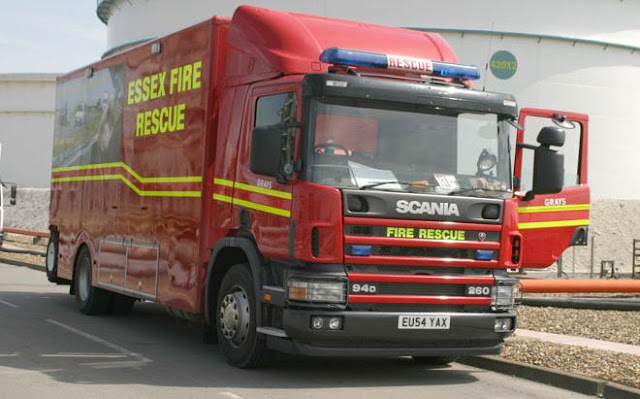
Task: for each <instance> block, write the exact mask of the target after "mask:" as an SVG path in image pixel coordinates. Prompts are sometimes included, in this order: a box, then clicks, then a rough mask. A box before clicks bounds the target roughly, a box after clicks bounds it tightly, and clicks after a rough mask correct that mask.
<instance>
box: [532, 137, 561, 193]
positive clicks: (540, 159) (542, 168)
mask: <svg viewBox="0 0 640 399" xmlns="http://www.w3.org/2000/svg"><path fill="white" fill-rule="evenodd" d="M543 130H544V129H543ZM562 187H564V154H563V153H561V152H558V151H555V150H552V149H549V148H547V147H544V146H540V147H538V148H536V149H535V153H534V156H533V189H532V190H531V191H533V194H556V193H559V192H560V191H562Z"/></svg>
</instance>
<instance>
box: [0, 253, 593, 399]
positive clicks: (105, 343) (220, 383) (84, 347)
mask: <svg viewBox="0 0 640 399" xmlns="http://www.w3.org/2000/svg"><path fill="white" fill-rule="evenodd" d="M67 292H68V287H66V286H55V285H51V284H49V283H47V282H46V278H45V276H44V273H43V272H40V271H35V270H31V269H27V268H23V267H17V266H9V265H5V264H0V398H2V399H4V398H11V399H14V398H15V399H22V398H29V399H33V398H65V399H72V398H105V397H110V398H117V399H125V398H136V399H141V398H153V399H159V398H181V399H187V398H220V399H242V398H245V399H254V398H274V399H275V398H278V399H281V398H332V399H334V398H336V399H338V398H349V399H353V398H367V399H369V398H402V399H411V398H420V399H424V398H465V399H469V398H491V399H498V398H582V397H585V396H582V395H577V394H574V393H571V392H567V391H563V390H559V389H555V388H551V387H547V386H545V385H541V384H537V383H533V382H529V381H525V380H520V379H517V378H514V377H509V376H504V375H501V374H496V373H493V372H489V371H484V370H480V369H476V368H473V367H468V366H464V365H459V364H454V365H452V366H450V367H446V368H426V367H424V366H418V365H415V364H413V363H412V362H411V361H410V360H409V359H404V358H403V359H380V360H371V359H365V360H357V359H356V360H354V359H349V360H344V359H342V360H340V359H332V360H318V359H309V358H302V357H292V356H285V355H279V356H277V357H276V358H275V360H274V362H273V363H272V365H271V366H270V367H269V368H266V369H260V370H239V369H235V368H233V367H230V366H228V365H227V364H226V363H225V362H224V360H223V359H222V358H221V356H220V355H219V354H218V352H217V347H216V346H215V345H204V344H202V343H201V341H200V338H199V337H200V333H199V329H198V328H197V327H195V326H190V325H187V324H185V323H183V322H181V321H178V320H174V319H173V318H172V317H171V316H169V315H168V314H166V313H165V312H164V310H163V309H162V308H161V307H159V306H157V305H154V304H150V303H140V304H136V308H135V309H134V312H133V314H132V315H130V316H126V317H125V316H94V317H91V316H84V315H81V314H80V313H78V311H77V310H76V309H75V302H74V298H73V297H71V296H69V295H68V294H67Z"/></svg>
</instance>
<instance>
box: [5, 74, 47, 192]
mask: <svg viewBox="0 0 640 399" xmlns="http://www.w3.org/2000/svg"><path fill="white" fill-rule="evenodd" d="M55 79H56V75H55V74H0V143H2V154H1V158H0V175H1V176H2V178H3V179H4V180H5V181H10V182H14V183H17V184H18V185H19V186H20V187H43V188H48V187H49V186H50V181H51V151H52V145H53V121H54V105H55V86H56V80H55Z"/></svg>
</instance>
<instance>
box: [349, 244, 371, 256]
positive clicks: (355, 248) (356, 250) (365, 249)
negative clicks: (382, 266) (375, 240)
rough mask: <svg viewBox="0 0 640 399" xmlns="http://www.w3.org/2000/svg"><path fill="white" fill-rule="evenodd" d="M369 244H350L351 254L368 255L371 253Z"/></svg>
mask: <svg viewBox="0 0 640 399" xmlns="http://www.w3.org/2000/svg"><path fill="white" fill-rule="evenodd" d="M371 252H372V248H371V245H352V246H351V255H353V256H369V255H371Z"/></svg>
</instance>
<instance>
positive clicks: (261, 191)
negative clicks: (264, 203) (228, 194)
mask: <svg viewBox="0 0 640 399" xmlns="http://www.w3.org/2000/svg"><path fill="white" fill-rule="evenodd" d="M234 187H235V188H237V189H240V190H244V191H251V192H253V193H258V194H264V195H269V196H271V197H277V198H282V199H287V200H290V199H292V198H293V196H292V195H291V193H288V192H286V191H280V190H273V189H271V188H265V187H258V186H254V185H251V184H245V183H239V182H235V183H234Z"/></svg>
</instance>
